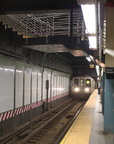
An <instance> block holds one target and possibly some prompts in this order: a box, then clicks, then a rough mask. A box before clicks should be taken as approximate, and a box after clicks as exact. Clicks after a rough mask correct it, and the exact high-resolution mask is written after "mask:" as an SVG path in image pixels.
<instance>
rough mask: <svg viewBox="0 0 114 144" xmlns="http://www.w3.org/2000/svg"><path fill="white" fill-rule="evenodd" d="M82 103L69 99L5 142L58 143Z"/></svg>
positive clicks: (23, 143) (26, 143) (10, 143)
mask: <svg viewBox="0 0 114 144" xmlns="http://www.w3.org/2000/svg"><path fill="white" fill-rule="evenodd" d="M84 104H85V102H78V101H71V100H70V101H68V102H66V103H65V104H64V105H63V106H59V107H57V108H56V109H53V110H52V111H49V112H47V114H44V115H43V116H41V117H40V119H38V120H37V121H36V122H32V123H31V124H29V125H30V126H28V128H25V130H23V131H22V132H21V133H19V132H17V134H15V135H14V136H12V138H11V139H10V140H7V141H6V142H5V144H58V143H59V142H60V141H61V139H62V137H63V136H64V134H65V133H66V131H67V130H68V129H69V127H70V125H71V124H72V122H73V121H74V119H75V118H76V116H77V115H78V114H79V112H80V110H81V109H82V107H83V106H84ZM1 144H4V141H3V142H2V141H1Z"/></svg>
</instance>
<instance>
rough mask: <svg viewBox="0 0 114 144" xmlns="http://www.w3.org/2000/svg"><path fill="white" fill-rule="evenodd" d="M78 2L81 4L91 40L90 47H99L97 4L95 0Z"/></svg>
mask: <svg viewBox="0 0 114 144" xmlns="http://www.w3.org/2000/svg"><path fill="white" fill-rule="evenodd" d="M78 4H80V5H81V9H82V13H83V17H84V21H85V26H86V34H87V36H88V40H89V48H90V49H96V48H97V32H96V28H97V26H96V24H97V22H96V5H95V0H78Z"/></svg>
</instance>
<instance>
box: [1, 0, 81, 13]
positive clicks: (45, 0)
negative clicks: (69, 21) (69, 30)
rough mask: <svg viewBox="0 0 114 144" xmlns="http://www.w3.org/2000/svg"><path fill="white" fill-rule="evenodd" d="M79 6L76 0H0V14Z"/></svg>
mask: <svg viewBox="0 0 114 144" xmlns="http://www.w3.org/2000/svg"><path fill="white" fill-rule="evenodd" d="M77 8H80V6H79V5H78V4H77V1H76V0H56V1H55V0H19V1H17V0H10V1H7V0H1V1H0V14H4V13H15V12H21V11H38V10H54V9H77Z"/></svg>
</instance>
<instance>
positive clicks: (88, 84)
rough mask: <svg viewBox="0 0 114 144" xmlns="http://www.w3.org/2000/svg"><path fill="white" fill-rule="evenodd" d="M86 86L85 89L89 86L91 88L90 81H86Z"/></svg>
mask: <svg viewBox="0 0 114 144" xmlns="http://www.w3.org/2000/svg"><path fill="white" fill-rule="evenodd" d="M86 86H87V87H90V86H91V81H90V79H86Z"/></svg>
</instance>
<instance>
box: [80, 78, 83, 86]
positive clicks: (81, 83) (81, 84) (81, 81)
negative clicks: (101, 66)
mask: <svg viewBox="0 0 114 144" xmlns="http://www.w3.org/2000/svg"><path fill="white" fill-rule="evenodd" d="M80 86H81V87H83V86H84V79H81V80H80Z"/></svg>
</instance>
